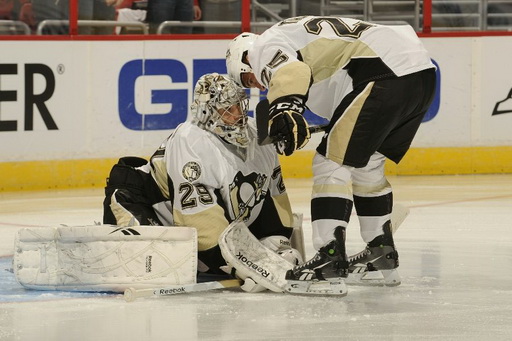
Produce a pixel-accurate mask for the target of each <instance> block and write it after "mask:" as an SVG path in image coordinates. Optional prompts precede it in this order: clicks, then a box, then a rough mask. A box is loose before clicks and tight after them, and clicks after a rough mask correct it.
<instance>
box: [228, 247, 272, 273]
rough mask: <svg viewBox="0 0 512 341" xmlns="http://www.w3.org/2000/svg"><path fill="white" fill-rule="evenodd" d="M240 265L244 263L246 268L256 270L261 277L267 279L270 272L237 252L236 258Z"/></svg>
mask: <svg viewBox="0 0 512 341" xmlns="http://www.w3.org/2000/svg"><path fill="white" fill-rule="evenodd" d="M236 257H237V258H238V259H239V260H240V261H241V262H242V263H245V265H247V267H249V268H251V269H254V270H256V271H257V272H259V273H260V275H262V276H263V277H265V278H266V277H268V276H269V275H270V272H268V271H267V270H265V269H264V268H262V267H261V266H259V265H258V264H256V263H254V262H253V261H251V260H249V259H248V258H247V257H246V256H244V255H243V254H242V253H241V252H238V255H237V256H236Z"/></svg>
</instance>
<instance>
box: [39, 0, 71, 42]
mask: <svg viewBox="0 0 512 341" xmlns="http://www.w3.org/2000/svg"><path fill="white" fill-rule="evenodd" d="M66 1H67V0H61V2H66ZM32 14H33V16H34V20H35V22H36V24H39V23H41V22H42V21H44V20H67V18H68V13H67V12H64V9H63V7H62V6H61V5H60V4H58V1H55V0H32ZM68 32H69V29H68V25H67V24H66V25H47V26H45V28H44V29H43V34H68Z"/></svg>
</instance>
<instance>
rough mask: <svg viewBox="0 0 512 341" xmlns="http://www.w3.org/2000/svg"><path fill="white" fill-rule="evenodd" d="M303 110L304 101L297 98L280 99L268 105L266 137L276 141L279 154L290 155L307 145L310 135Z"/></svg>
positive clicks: (286, 97) (304, 108)
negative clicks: (267, 130)
mask: <svg viewBox="0 0 512 341" xmlns="http://www.w3.org/2000/svg"><path fill="white" fill-rule="evenodd" d="M305 110H306V107H305V105H304V100H303V99H302V98H300V97H298V96H285V97H281V98H279V99H277V100H275V101H274V102H272V104H271V105H270V109H269V132H268V135H269V136H270V137H273V138H275V139H276V142H275V146H276V150H277V152H278V153H279V154H281V155H282V154H284V155H286V156H288V155H291V154H293V152H294V151H296V150H298V149H301V148H303V147H304V146H305V145H306V144H307V143H308V141H309V139H310V137H311V135H310V132H309V127H308V122H307V121H306V119H305V118H304V116H303V114H304V111H305Z"/></svg>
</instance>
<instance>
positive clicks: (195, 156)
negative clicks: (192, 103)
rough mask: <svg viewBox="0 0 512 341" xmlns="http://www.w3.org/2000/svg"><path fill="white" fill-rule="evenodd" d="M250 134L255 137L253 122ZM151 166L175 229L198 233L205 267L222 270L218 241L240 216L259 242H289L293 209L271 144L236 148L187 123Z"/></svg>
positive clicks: (176, 132) (178, 130)
mask: <svg viewBox="0 0 512 341" xmlns="http://www.w3.org/2000/svg"><path fill="white" fill-rule="evenodd" d="M249 129H250V133H251V134H253V135H255V134H256V132H255V127H254V122H253V120H252V119H251V120H250V124H249ZM151 163H152V168H153V170H154V172H155V175H154V177H155V179H157V182H159V184H160V187H161V189H163V190H164V191H166V190H167V191H168V193H169V196H171V199H172V203H173V205H172V215H173V220H174V224H175V225H179V226H190V227H195V228H196V229H197V235H198V251H199V258H200V260H201V261H202V262H203V263H205V264H206V265H208V267H210V268H212V267H214V268H216V267H217V265H223V264H215V263H216V262H218V261H219V260H222V258H219V257H221V256H220V250H219V249H218V239H219V236H220V235H221V233H222V232H223V231H224V229H225V228H226V227H227V226H228V225H229V223H230V222H232V221H233V220H235V219H236V218H238V217H239V218H240V219H242V220H243V221H244V222H245V223H246V224H247V225H248V226H249V228H250V230H251V232H253V233H254V235H255V236H256V237H257V238H262V237H266V236H270V235H276V234H279V235H284V236H286V237H290V235H291V232H292V228H291V226H292V212H291V206H290V202H289V200H288V196H287V193H286V189H285V187H284V184H283V180H282V175H281V168H280V166H279V161H278V158H277V154H276V153H275V151H274V149H273V146H272V145H268V146H258V145H257V143H256V139H255V138H254V139H252V140H251V143H250V145H249V146H248V147H247V148H246V149H243V148H237V147H235V146H233V145H230V144H228V143H225V142H224V141H222V140H221V139H220V138H219V137H218V136H217V135H214V134H212V133H210V132H208V131H205V130H203V129H201V128H199V127H197V126H196V125H193V124H191V123H189V122H186V123H183V124H182V125H180V126H179V127H178V128H177V129H176V131H175V132H174V134H173V135H171V136H170V137H169V139H168V140H167V141H166V142H165V151H164V153H163V155H161V157H153V158H152V161H151ZM164 170H165V174H164V173H163V172H164ZM166 187H167V189H166ZM162 209H166V208H162ZM156 210H159V208H158V207H157V208H156Z"/></svg>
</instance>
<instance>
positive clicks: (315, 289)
mask: <svg viewBox="0 0 512 341" xmlns="http://www.w3.org/2000/svg"><path fill="white" fill-rule="evenodd" d="M285 291H286V292H289V293H290V294H297V295H330V296H346V295H347V292H348V291H347V286H346V285H345V280H344V278H342V277H340V278H331V279H329V281H293V280H288V281H287V285H286V287H285Z"/></svg>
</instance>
